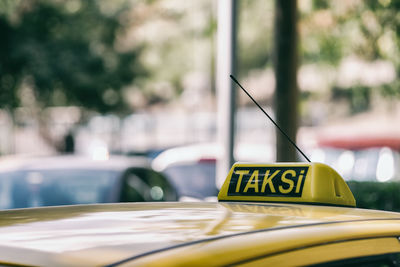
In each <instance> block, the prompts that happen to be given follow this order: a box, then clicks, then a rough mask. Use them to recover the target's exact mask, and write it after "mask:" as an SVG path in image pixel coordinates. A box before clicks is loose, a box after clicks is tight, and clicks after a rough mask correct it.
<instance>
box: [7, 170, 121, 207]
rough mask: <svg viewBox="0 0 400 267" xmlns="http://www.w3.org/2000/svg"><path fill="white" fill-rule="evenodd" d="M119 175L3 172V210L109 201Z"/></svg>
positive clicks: (93, 171) (91, 171)
mask: <svg viewBox="0 0 400 267" xmlns="http://www.w3.org/2000/svg"><path fill="white" fill-rule="evenodd" d="M117 175H118V172H117V171H99V170H69V169H68V170H67V169H66V170H34V171H16V172H7V173H0V209H11V208H27V207H38V206H55V205H72V204H91V203H102V202H106V201H107V199H108V198H109V197H110V195H111V191H112V188H113V187H114V184H115V182H116V180H117V179H116V177H117Z"/></svg>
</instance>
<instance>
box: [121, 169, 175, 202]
mask: <svg viewBox="0 0 400 267" xmlns="http://www.w3.org/2000/svg"><path fill="white" fill-rule="evenodd" d="M176 200H177V194H176V190H175V189H174V188H173V187H172V185H171V184H170V183H169V182H168V180H167V179H166V177H164V176H163V175H161V174H160V173H157V172H154V171H152V170H148V169H140V168H138V169H131V170H129V171H127V172H126V174H125V175H124V178H123V182H122V190H121V201H122V202H142V201H176Z"/></svg>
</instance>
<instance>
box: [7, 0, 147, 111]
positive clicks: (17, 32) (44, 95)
mask: <svg viewBox="0 0 400 267" xmlns="http://www.w3.org/2000/svg"><path fill="white" fill-rule="evenodd" d="M18 3H19V4H18V5H17V7H16V8H15V11H16V15H15V14H14V17H12V18H11V17H10V16H7V14H3V15H0V34H1V36H2V42H1V43H0V107H7V108H9V109H12V108H14V107H16V106H18V105H20V104H21V101H23V99H24V97H26V92H25V91H23V90H22V91H21V87H22V85H24V84H25V85H27V87H29V90H32V91H33V96H34V98H35V104H36V105H37V106H39V107H45V106H59V105H78V106H82V107H85V108H88V109H92V110H96V111H99V112H108V111H118V112H119V111H124V110H126V108H127V106H126V105H125V104H126V103H125V102H124V101H123V98H122V89H123V87H124V86H125V85H127V84H130V83H132V81H133V80H134V79H135V78H137V77H138V76H143V75H144V74H145V72H144V70H143V68H142V67H141V65H140V64H139V61H138V53H139V52H140V48H137V49H136V50H127V51H118V50H117V49H116V40H117V38H118V35H119V34H121V33H123V30H124V28H123V25H122V24H121V20H120V16H119V15H120V14H121V13H122V12H123V10H124V7H126V5H124V4H119V5H118V7H119V8H118V9H116V10H115V11H113V10H112V9H110V8H108V9H107V6H102V5H107V2H106V1H94V0H89V1H79V0H72V1H45V0H37V1H21V2H18ZM108 4H109V3H108ZM110 12H113V14H111V13H110ZM24 95H25V96H24Z"/></svg>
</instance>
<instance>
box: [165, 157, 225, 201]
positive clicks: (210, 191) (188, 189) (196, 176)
mask: <svg viewBox="0 0 400 267" xmlns="http://www.w3.org/2000/svg"><path fill="white" fill-rule="evenodd" d="M163 172H164V173H165V174H166V175H167V176H169V178H170V180H171V181H172V183H173V184H174V185H175V187H176V188H177V190H178V193H179V195H180V196H189V197H195V198H200V199H202V198H205V197H209V196H216V195H217V194H218V189H217V187H216V185H215V161H200V162H196V163H182V164H176V165H172V166H170V167H167V168H166V169H165V170H164V171H163Z"/></svg>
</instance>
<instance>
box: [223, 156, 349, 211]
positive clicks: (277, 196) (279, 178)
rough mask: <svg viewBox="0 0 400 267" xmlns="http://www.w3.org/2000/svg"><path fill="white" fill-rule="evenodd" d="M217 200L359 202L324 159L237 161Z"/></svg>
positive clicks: (334, 203) (321, 202) (317, 202)
mask: <svg viewBox="0 0 400 267" xmlns="http://www.w3.org/2000/svg"><path fill="white" fill-rule="evenodd" d="M218 200H219V201H257V202H291V203H292V202H295V203H313V204H322V205H334V206H349V207H355V205H356V201H355V199H354V196H353V194H352V193H351V191H350V189H349V187H348V186H347V184H346V182H345V181H344V180H343V178H342V177H341V176H340V175H339V174H338V173H337V172H336V171H335V170H334V169H332V168H331V167H329V166H327V165H325V164H322V163H278V164H248V163H235V164H234V165H233V166H232V168H231V170H230V172H229V174H228V177H227V178H226V180H225V182H224V184H223V186H222V188H221V190H220V192H219V194H218Z"/></svg>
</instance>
